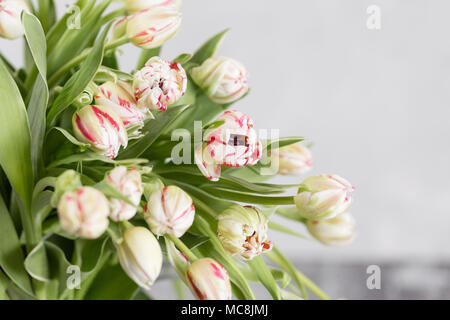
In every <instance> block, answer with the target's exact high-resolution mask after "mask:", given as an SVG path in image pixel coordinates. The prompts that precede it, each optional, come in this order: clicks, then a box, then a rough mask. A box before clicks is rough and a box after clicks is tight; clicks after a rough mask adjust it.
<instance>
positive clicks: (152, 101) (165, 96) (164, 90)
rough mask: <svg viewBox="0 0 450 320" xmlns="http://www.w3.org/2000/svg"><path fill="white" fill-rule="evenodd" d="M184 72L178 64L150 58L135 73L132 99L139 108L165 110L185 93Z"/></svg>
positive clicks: (158, 58) (185, 81)
mask: <svg viewBox="0 0 450 320" xmlns="http://www.w3.org/2000/svg"><path fill="white" fill-rule="evenodd" d="M186 86H187V78H186V72H185V71H184V69H183V67H182V66H181V65H180V64H179V63H178V62H170V61H167V60H163V59H161V58H160V57H152V58H150V59H149V60H148V61H147V63H146V64H145V66H144V67H143V68H142V69H141V70H138V71H136V73H135V74H134V81H133V92H134V97H135V99H136V101H137V105H138V107H139V108H149V109H153V110H166V109H167V105H169V104H172V103H174V102H176V101H177V100H178V99H180V98H181V97H182V96H183V95H184V93H185V92H186Z"/></svg>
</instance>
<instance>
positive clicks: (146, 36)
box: [126, 6, 181, 49]
mask: <svg viewBox="0 0 450 320" xmlns="http://www.w3.org/2000/svg"><path fill="white" fill-rule="evenodd" d="M180 25H181V14H180V13H179V12H178V10H176V8H175V7H173V6H158V7H154V8H150V9H145V10H142V11H139V12H136V13H134V14H133V15H131V16H129V17H128V19H127V26H126V28H127V29H126V30H127V31H126V33H127V36H128V38H129V39H130V40H131V42H132V43H133V44H135V45H136V46H138V47H140V48H142V49H152V48H157V47H160V46H161V45H162V44H163V43H164V42H166V41H167V40H169V39H171V38H172V37H173V36H174V35H175V34H176V33H177V32H178V29H179V28H180Z"/></svg>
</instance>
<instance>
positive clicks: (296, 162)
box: [272, 144, 313, 175]
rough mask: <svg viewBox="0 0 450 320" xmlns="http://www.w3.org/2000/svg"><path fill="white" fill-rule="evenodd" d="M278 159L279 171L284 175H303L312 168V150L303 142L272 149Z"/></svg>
mask: <svg viewBox="0 0 450 320" xmlns="http://www.w3.org/2000/svg"><path fill="white" fill-rule="evenodd" d="M272 153H273V158H275V160H278V168H279V169H278V172H279V173H280V174H283V175H301V174H304V173H306V172H308V171H309V170H311V169H312V166H313V162H312V155H311V151H309V149H308V148H307V147H305V146H304V145H302V144H291V145H289V146H286V147H281V148H279V149H275V150H273V151H272Z"/></svg>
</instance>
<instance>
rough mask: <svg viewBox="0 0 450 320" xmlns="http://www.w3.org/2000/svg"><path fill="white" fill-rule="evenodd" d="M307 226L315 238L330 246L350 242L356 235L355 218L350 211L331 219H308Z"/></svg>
mask: <svg viewBox="0 0 450 320" xmlns="http://www.w3.org/2000/svg"><path fill="white" fill-rule="evenodd" d="M306 227H307V228H308V230H309V232H310V233H311V235H312V236H313V237H314V238H316V239H317V240H318V241H320V242H322V243H323V244H326V245H330V246H342V245H346V244H349V243H351V242H352V241H353V240H354V239H355V237H356V233H355V230H354V229H355V219H353V217H352V215H351V214H350V213H348V212H343V213H340V214H338V215H337V216H336V217H334V218H331V219H326V220H308V221H307V222H306Z"/></svg>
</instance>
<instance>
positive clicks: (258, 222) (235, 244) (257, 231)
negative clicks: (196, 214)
mask: <svg viewBox="0 0 450 320" xmlns="http://www.w3.org/2000/svg"><path fill="white" fill-rule="evenodd" d="M268 222H269V221H268V220H267V218H266V216H264V215H263V214H262V213H260V212H259V211H258V209H256V208H255V207H242V206H240V205H238V204H233V205H231V206H230V207H229V208H228V209H226V210H225V211H224V212H223V213H222V214H220V215H219V224H218V229H217V234H218V236H219V239H220V240H221V242H222V245H223V247H224V248H225V250H226V251H228V252H229V253H230V254H232V255H238V256H240V257H241V258H243V259H245V260H250V259H252V258H254V257H255V256H258V255H260V254H261V253H263V252H266V251H269V250H271V249H272V242H271V241H270V240H268V239H267V229H268Z"/></svg>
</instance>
